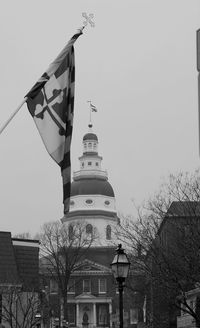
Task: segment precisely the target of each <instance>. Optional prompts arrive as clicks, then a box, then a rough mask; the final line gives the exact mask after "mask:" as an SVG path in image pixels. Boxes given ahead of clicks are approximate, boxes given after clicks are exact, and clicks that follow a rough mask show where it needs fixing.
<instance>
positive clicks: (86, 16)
mask: <svg viewBox="0 0 200 328" xmlns="http://www.w3.org/2000/svg"><path fill="white" fill-rule="evenodd" d="M82 16H83V17H84V18H85V21H84V22H83V27H86V26H87V25H88V23H89V24H90V26H91V27H95V23H94V22H93V21H92V19H93V18H94V15H93V14H89V15H87V14H86V13H82Z"/></svg>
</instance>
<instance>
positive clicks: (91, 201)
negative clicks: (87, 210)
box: [85, 199, 93, 205]
mask: <svg viewBox="0 0 200 328" xmlns="http://www.w3.org/2000/svg"><path fill="white" fill-rule="evenodd" d="M85 202H86V204H87V205H92V203H93V200H92V199H86V201H85Z"/></svg>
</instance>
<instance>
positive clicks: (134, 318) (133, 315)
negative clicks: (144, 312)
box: [130, 308, 138, 325]
mask: <svg viewBox="0 0 200 328" xmlns="http://www.w3.org/2000/svg"><path fill="white" fill-rule="evenodd" d="M137 323H138V309H137V308H135V309H130V324H132V325H136V324H137Z"/></svg>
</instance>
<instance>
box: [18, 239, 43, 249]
mask: <svg viewBox="0 0 200 328" xmlns="http://www.w3.org/2000/svg"><path fill="white" fill-rule="evenodd" d="M12 244H13V246H28V247H36V248H39V245H40V242H39V240H36V239H33V240H31V239H21V238H19V239H18V238H12Z"/></svg>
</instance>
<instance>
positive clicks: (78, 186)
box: [71, 178, 115, 197]
mask: <svg viewBox="0 0 200 328" xmlns="http://www.w3.org/2000/svg"><path fill="white" fill-rule="evenodd" d="M78 195H104V196H108V197H115V195H114V191H113V188H112V186H111V185H110V183H109V182H108V181H107V180H102V179H101V180H100V179H95V178H94V179H88V178H86V179H81V180H78V181H73V182H72V184H71V197H73V196H78Z"/></svg>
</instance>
